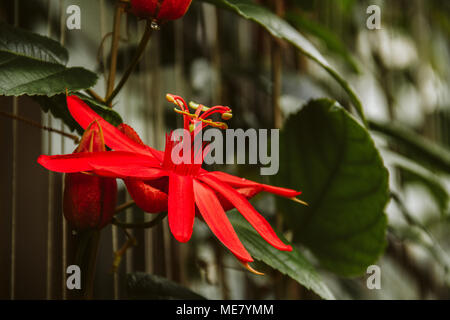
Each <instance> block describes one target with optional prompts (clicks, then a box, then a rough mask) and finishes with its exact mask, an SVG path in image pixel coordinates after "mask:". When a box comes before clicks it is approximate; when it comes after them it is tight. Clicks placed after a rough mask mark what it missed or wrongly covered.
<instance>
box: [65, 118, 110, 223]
mask: <svg viewBox="0 0 450 320" xmlns="http://www.w3.org/2000/svg"><path fill="white" fill-rule="evenodd" d="M103 151H105V143H104V140H103V133H102V130H101V127H100V126H99V125H98V124H97V123H96V122H93V123H91V125H89V127H88V128H87V129H86V131H85V132H84V134H83V137H82V138H81V141H80V144H79V145H78V147H77V148H76V149H75V151H74V153H75V154H80V153H89V152H103ZM116 197H117V183H116V179H111V178H102V177H98V176H93V175H90V174H85V173H68V174H66V176H65V179H64V200H63V206H64V208H63V211H64V217H65V218H66V219H67V221H68V222H69V224H70V225H71V226H72V227H73V228H75V229H79V230H84V229H91V228H98V229H101V228H103V227H104V226H106V225H107V224H108V223H110V222H111V219H112V217H113V215H114V210H115V206H116Z"/></svg>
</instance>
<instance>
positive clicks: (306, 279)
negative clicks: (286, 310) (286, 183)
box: [228, 211, 334, 299]
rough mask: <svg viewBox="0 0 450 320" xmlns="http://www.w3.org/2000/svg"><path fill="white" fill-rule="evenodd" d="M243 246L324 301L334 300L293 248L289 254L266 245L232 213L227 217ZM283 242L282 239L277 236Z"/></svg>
mask: <svg viewBox="0 0 450 320" xmlns="http://www.w3.org/2000/svg"><path fill="white" fill-rule="evenodd" d="M228 217H229V219H230V221H231V223H232V224H233V227H234V229H235V230H236V233H237V234H238V236H239V239H241V241H242V243H243V244H244V246H245V247H246V248H247V249H248V251H249V252H250V254H251V255H252V257H253V258H255V259H256V260H260V261H262V262H264V263H266V264H267V265H269V266H271V267H272V268H274V269H276V270H278V271H280V272H281V273H283V274H286V275H288V276H289V277H291V278H292V279H294V280H295V281H297V282H298V283H300V284H302V285H303V286H305V287H306V288H308V289H310V290H312V291H314V292H315V293H316V294H318V295H319V296H321V297H322V298H324V299H334V296H333V294H332V293H331V291H330V290H329V289H328V287H327V286H326V284H325V283H324V282H323V281H322V279H321V278H320V276H319V274H318V273H317V272H316V271H315V269H314V267H313V266H312V265H311V264H310V262H309V261H308V260H307V259H306V258H305V257H304V256H303V255H302V254H301V253H300V251H298V250H297V249H296V248H295V247H293V248H292V251H291V252H288V251H280V250H278V249H275V248H274V247H272V246H271V245H270V244H268V243H267V242H266V241H265V240H264V239H263V238H262V237H261V236H260V235H259V234H258V233H257V232H256V231H255V229H253V227H252V226H251V225H250V224H249V223H248V222H247V221H245V220H244V219H243V218H242V217H241V215H240V214H239V213H238V212H236V211H232V212H230V214H229V215H228ZM278 236H279V237H280V239H282V240H283V242H285V243H287V241H286V239H284V237H282V236H280V235H278Z"/></svg>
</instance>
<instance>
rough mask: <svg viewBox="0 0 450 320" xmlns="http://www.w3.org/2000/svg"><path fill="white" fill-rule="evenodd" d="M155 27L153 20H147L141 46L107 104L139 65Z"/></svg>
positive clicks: (109, 96)
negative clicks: (153, 26)
mask: <svg viewBox="0 0 450 320" xmlns="http://www.w3.org/2000/svg"><path fill="white" fill-rule="evenodd" d="M152 33H153V29H152V21H151V20H147V24H146V25H145V32H144V35H143V36H142V39H141V42H140V43H139V47H138V49H137V51H136V54H135V55H134V57H133V59H132V60H131V62H130V64H129V65H128V67H127V69H126V70H125V73H124V74H123V76H122V79H120V82H119V84H118V85H117V86H116V88H115V89H114V91H112V92H111V94H108V95H107V98H106V99H105V100H106V104H108V105H110V104H111V102H112V101H113V99H114V98H115V97H116V96H117V94H118V93H119V92H120V90H122V87H123V86H124V85H125V83H126V82H127V80H128V78H129V77H130V75H131V73H132V72H133V71H134V69H135V68H136V66H137V65H138V63H139V61H140V60H141V58H142V55H143V54H144V52H145V48H146V47H147V44H148V42H149V40H150V38H151V36H152Z"/></svg>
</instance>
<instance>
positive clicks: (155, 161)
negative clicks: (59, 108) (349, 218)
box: [38, 95, 300, 270]
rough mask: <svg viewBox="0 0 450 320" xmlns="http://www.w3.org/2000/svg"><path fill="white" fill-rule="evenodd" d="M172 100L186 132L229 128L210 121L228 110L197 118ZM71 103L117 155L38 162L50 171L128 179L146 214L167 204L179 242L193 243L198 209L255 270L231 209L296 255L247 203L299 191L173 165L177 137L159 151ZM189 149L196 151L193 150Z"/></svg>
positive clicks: (202, 112)
mask: <svg viewBox="0 0 450 320" xmlns="http://www.w3.org/2000/svg"><path fill="white" fill-rule="evenodd" d="M167 97H168V100H169V101H171V102H174V103H175V104H176V105H177V106H179V107H180V108H181V110H179V109H176V111H177V112H178V113H180V114H183V118H184V128H185V129H186V131H185V132H190V129H192V127H193V126H194V125H198V124H199V123H200V124H201V127H200V129H202V128H203V127H206V126H208V125H212V126H215V127H222V128H223V127H225V124H224V123H221V122H213V121H211V120H209V119H208V118H209V117H210V116H211V115H213V114H220V115H221V116H222V118H223V119H228V118H229V117H231V109H229V108H228V107H223V106H216V107H213V108H206V107H204V106H201V105H200V106H197V108H196V109H197V110H196V112H195V114H191V113H189V108H188V106H187V104H186V103H185V101H184V100H183V99H182V98H180V97H177V96H172V95H168V96H167ZM67 104H68V106H69V110H70V112H71V114H72V116H73V117H74V119H75V120H76V121H77V122H78V123H79V124H80V125H81V126H82V127H84V128H85V127H87V126H88V125H89V123H91V122H92V121H94V120H96V121H97V122H98V123H99V125H100V126H101V127H102V128H103V131H104V136H105V142H106V144H107V145H108V146H109V147H110V148H112V149H114V150H115V151H110V152H94V153H85V154H75V155H62V156H45V155H41V156H40V157H39V159H38V162H39V163H40V164H41V165H43V166H44V167H45V168H47V169H49V170H53V171H57V172H66V173H71V172H80V171H86V172H91V173H93V174H96V175H99V176H103V177H116V178H122V179H124V180H125V182H126V184H127V187H128V190H129V192H130V194H131V196H132V197H133V199H134V200H135V201H136V204H137V205H138V206H140V207H141V208H142V209H143V210H145V211H148V212H158V211H160V210H165V209H166V205H167V210H168V216H169V226H170V230H171V232H172V234H173V235H174V237H175V238H176V239H177V240H178V241H180V242H186V241H188V240H189V239H190V238H191V235H192V230H193V224H194V218H195V215H196V211H197V210H198V212H199V214H200V215H201V217H202V218H203V220H204V221H205V222H206V223H207V224H208V226H209V227H210V229H211V230H212V232H213V233H214V234H215V235H216V236H217V238H218V239H219V240H220V241H221V242H222V243H223V244H224V245H225V246H226V247H227V248H228V249H229V250H230V251H231V252H232V253H233V254H234V255H235V256H236V257H237V258H238V259H239V260H240V261H241V262H242V263H243V264H244V265H245V266H246V267H247V268H249V269H250V270H252V269H251V268H250V267H249V265H248V263H249V262H251V261H253V259H252V258H251V256H250V254H249V253H248V252H247V250H246V249H245V248H244V246H243V245H242V243H241V242H240V240H239V239H238V237H237V235H236V233H235V231H234V229H233V227H232V225H231V223H230V221H229V220H228V218H227V216H226V214H225V210H227V209H230V208H233V207H234V208H236V209H237V210H238V211H239V212H240V213H241V214H242V215H243V216H244V218H245V219H246V220H247V221H248V222H249V223H250V224H251V225H252V226H253V227H254V228H255V230H256V231H257V232H258V233H259V234H260V235H261V236H262V237H263V238H264V239H265V240H266V241H267V242H268V243H270V244H271V245H272V246H274V247H275V248H277V249H279V250H285V251H290V250H292V248H291V247H290V246H289V245H285V244H284V243H283V242H282V241H281V240H280V239H279V238H278V237H277V235H276V234H275V232H274V231H273V229H272V227H271V226H270V225H269V223H268V222H267V221H266V220H265V219H264V218H263V217H262V216H261V215H260V214H259V213H258V212H257V211H256V210H255V209H254V208H253V207H252V205H251V204H250V203H249V202H248V200H247V199H248V198H250V197H252V196H253V195H255V194H257V193H259V192H262V191H266V192H270V193H273V194H276V195H280V196H283V197H287V198H292V199H295V197H296V196H298V195H299V194H300V192H298V191H295V190H292V189H285V188H279V187H274V186H270V185H266V184H260V183H257V182H253V181H249V180H246V179H243V178H239V177H236V176H232V175H230V174H227V173H223V172H218V171H215V172H208V171H206V170H204V169H202V168H201V166H202V163H201V161H185V162H182V163H174V162H173V160H172V150H173V148H174V147H175V146H176V144H177V143H178V142H176V141H173V139H172V134H171V135H168V136H167V139H166V148H165V151H164V152H163V151H158V150H155V149H152V148H150V147H149V146H146V145H144V144H143V143H142V141H141V140H140V139H139V137H138V136H137V134H136V133H135V132H134V130H132V128H131V127H129V126H126V125H122V126H121V127H120V130H119V129H118V128H116V127H114V126H112V125H111V124H109V123H108V122H106V121H105V120H104V119H102V118H101V117H100V116H99V115H97V114H96V113H95V112H94V111H92V110H91V109H90V108H89V107H88V106H87V105H86V104H84V102H83V101H81V99H79V98H78V97H76V96H69V97H67ZM194 131H195V132H197V130H194ZM190 134H192V135H193V134H194V133H190ZM185 140H186V141H188V140H187V139H183V140H182V142H180V143H187V142H185ZM192 141H193V140H192ZM189 143H190V142H189ZM188 148H193V146H192V145H189V146H188ZM193 153H194V152H192V154H193ZM200 154H202V153H200ZM191 160H193V159H191ZM197 160H198V159H197ZM200 160H201V159H200ZM298 201H300V200H298Z"/></svg>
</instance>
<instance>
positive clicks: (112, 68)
mask: <svg viewBox="0 0 450 320" xmlns="http://www.w3.org/2000/svg"><path fill="white" fill-rule="evenodd" d="M123 11H124V4H123V3H122V2H120V1H119V2H117V4H116V11H115V14H114V27H113V33H112V36H113V38H112V42H111V51H110V54H111V61H110V65H109V77H108V85H107V88H106V97H109V96H110V94H111V92H112V91H113V90H114V83H115V80H116V70H117V54H118V48H119V40H120V22H121V17H122V13H123ZM105 100H106V98H105Z"/></svg>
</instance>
